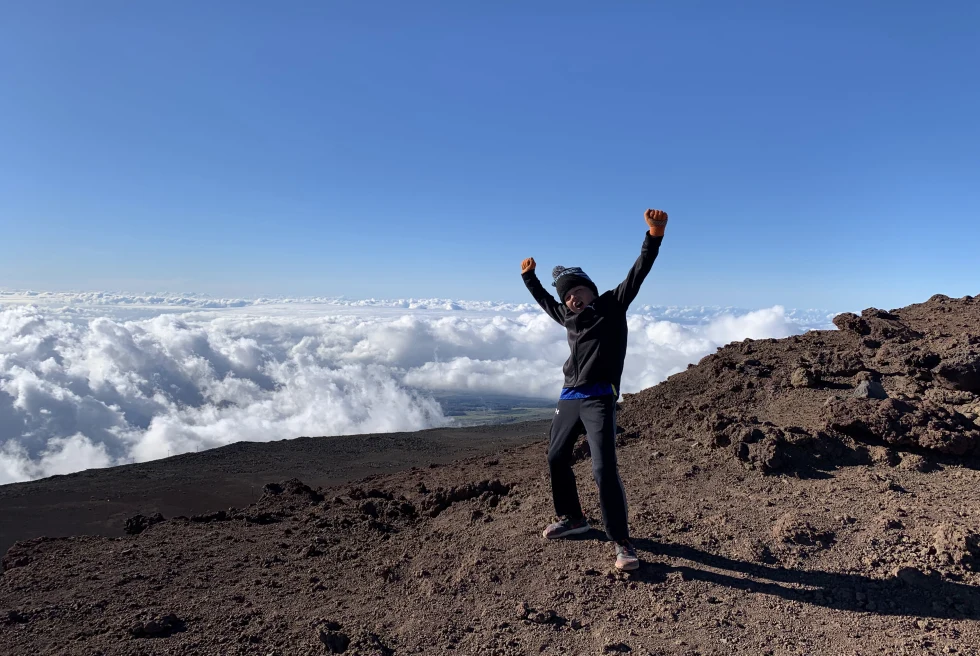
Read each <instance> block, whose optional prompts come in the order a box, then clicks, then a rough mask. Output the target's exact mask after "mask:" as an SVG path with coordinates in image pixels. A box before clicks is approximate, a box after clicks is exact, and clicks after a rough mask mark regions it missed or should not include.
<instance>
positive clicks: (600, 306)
mask: <svg viewBox="0 0 980 656" xmlns="http://www.w3.org/2000/svg"><path fill="white" fill-rule="evenodd" d="M644 218H645V220H646V223H647V226H648V227H649V230H648V231H647V234H646V236H645V237H644V240H643V247H642V249H641V250H640V257H639V258H637V260H636V262H635V263H634V264H633V268H632V269H631V270H630V272H629V273H628V274H627V276H626V280H624V281H623V282H622V283H620V284H619V286H618V287H616V289H612V290H610V291H607V292H606V293H604V294H602V295H601V296H600V295H599V290H598V289H597V288H596V286H595V283H593V282H592V279H591V278H589V277H588V276H587V275H586V274H585V272H584V271H582V269H580V268H578V267H571V268H565V267H561V266H557V267H555V268H554V270H553V271H552V276H553V278H554V282H553V283H552V286H554V287H555V288H557V291H558V298H559V299H560V301H561V302H556V301H555V299H554V297H552V295H551V294H550V293H548V292H547V291H546V290H545V289H544V287H542V286H541V282H540V281H539V280H538V276H537V274H536V273H535V272H534V269H535V267H536V264H535V262H534V258H531V257H529V258H527V259H526V260H524V261H523V262H521V277H522V278H523V279H524V284H525V285H527V288H528V291H530V292H531V295H532V296H534V300H536V301H537V302H538V304H539V305H540V306H541V307H542V308H544V311H545V312H547V313H548V316H550V317H551V318H552V319H554V320H555V321H557V322H558V323H560V324H561V325H562V326H564V327H565V329H566V330H567V331H568V346H569V348H570V350H571V355H570V356H569V358H568V360H567V361H566V362H565V366H564V369H563V370H564V373H565V383H564V387H563V388H562V391H561V396H560V398H559V400H558V408H557V409H556V410H555V418H554V421H553V422H552V424H551V441H550V444H549V447H548V467H549V468H550V470H551V493H552V497H553V498H554V502H555V513H556V514H557V515H558V517H559V519H558V521H557V522H555V523H554V524H551V525H550V526H548V527H547V528H545V529H544V533H543V535H544V537H545V538H548V539H555V538H563V537H567V536H569V535H576V534H579V533H585V532H587V531H588V530H589V524H588V522H587V521H586V519H585V515H584V514H583V513H582V506H581V504H580V503H579V498H578V489H577V488H576V486H575V474H574V473H573V472H572V450H573V448H574V447H575V438H576V437H577V436H578V434H579V430H578V427H579V425H584V427H585V430H586V434H587V436H588V440H589V449H590V451H591V452H592V473H593V475H594V477H595V481H596V484H597V485H598V486H599V504H600V506H601V507H602V522H603V525H604V526H605V529H606V535H608V536H609V539H610V540H613V541H614V542H615V543H616V567H617V569H620V570H634V569H637V568H638V567H639V566H640V561H639V559H638V558H637V556H636V549H635V547H634V546H633V543H632V542H630V537H629V527H628V526H627V517H626V492H625V491H624V490H623V483H622V481H621V480H620V478H619V471H618V468H617V465H616V400H617V399H618V398H619V381H620V378H621V377H622V375H623V363H624V361H625V359H626V336H627V327H626V310H627V308H629V305H630V303H632V302H633V299H634V298H636V294H637V292H639V291H640V285H641V284H642V283H643V279H644V278H646V276H647V274H648V273H649V272H650V267H652V266H653V261H654V260H655V259H656V258H657V253H659V251H660V243H661V241H663V236H664V230H665V229H666V227H667V213H666V212H663V211H661V210H647V211H646V214H645V217H644Z"/></svg>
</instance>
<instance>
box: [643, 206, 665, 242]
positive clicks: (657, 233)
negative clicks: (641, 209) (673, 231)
mask: <svg viewBox="0 0 980 656" xmlns="http://www.w3.org/2000/svg"><path fill="white" fill-rule="evenodd" d="M643 218H644V219H646V222H647V225H648V226H650V234H651V235H653V236H654V237H663V236H664V229H665V228H666V227H667V213H666V212H664V211H663V210H647V211H646V214H645V215H644V217H643Z"/></svg>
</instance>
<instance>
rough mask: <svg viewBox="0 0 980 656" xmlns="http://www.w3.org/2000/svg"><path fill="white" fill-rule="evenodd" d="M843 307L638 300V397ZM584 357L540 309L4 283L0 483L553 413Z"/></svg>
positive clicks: (630, 385)
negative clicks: (311, 439)
mask: <svg viewBox="0 0 980 656" xmlns="http://www.w3.org/2000/svg"><path fill="white" fill-rule="evenodd" d="M834 314H836V313H834V312H828V311H825V310H812V309H811V310H786V309H784V308H782V307H780V306H773V307H769V308H761V309H737V308H727V307H724V308H723V307H705V306H691V307H666V306H639V307H634V308H632V309H631V312H630V315H629V327H630V341H629V353H628V355H627V362H626V368H625V371H624V375H623V391H624V392H627V393H629V392H636V391H639V390H641V389H643V388H646V387H649V386H652V385H655V384H657V383H658V382H660V381H662V380H664V379H665V378H666V377H668V376H670V375H672V374H674V373H677V372H679V371H683V370H684V369H685V368H686V367H687V365H688V364H690V363H695V362H697V361H698V360H700V359H701V358H702V357H704V356H705V355H707V354H709V353H712V352H714V351H715V350H716V349H717V348H718V347H719V346H723V345H724V344H727V343H729V342H732V341H735V340H742V339H745V338H753V339H761V338H767V337H774V338H780V337H786V336H789V335H792V334H798V333H801V332H804V331H806V330H809V329H832V328H833V325H832V323H831V318H832V317H833V315H834ZM567 356H568V345H567V342H566V340H565V334H564V330H563V329H562V328H561V326H559V325H558V324H556V323H555V322H554V321H552V320H551V319H549V318H548V317H547V316H546V315H545V314H544V313H543V312H542V311H541V310H540V309H539V308H538V307H537V306H536V305H534V304H531V303H501V302H495V301H472V300H469V301H467V300H451V299H366V300H363V299H362V300H355V299H347V298H256V299H244V298H234V299H228V298H224V299H223V298H213V297H207V296H202V295H197V294H169V293H168V294H122V293H111V292H45V291H2V290H0V484H3V483H10V482H15V481H22V480H29V479H34V478H39V477H44V476H50V475H54V474H65V473H70V472H73V471H79V470H82V469H87V468H92V467H107V466H112V465H116V464H125V463H131V462H141V461H146V460H152V459H156V458H161V457H166V456H168V455H175V454H178V453H184V452H188V451H199V450H203V449H209V448H213V447H217V446H222V445H224V444H228V443H231V442H236V441H240V440H249V441H270V440H278V439H283V438H292V437H298V436H303V435H308V436H316V435H349V434H358V433H375V432H391V431H412V430H420V429H424V428H431V427H436V426H445V425H451V424H454V423H456V424H462V423H473V422H475V421H480V420H481V416H485V417H486V421H502V420H514V419H516V418H520V417H525V416H526V417H534V416H540V412H538V409H540V408H542V407H547V406H548V403H549V402H550V401H553V400H554V399H555V398H557V395H558V392H559V390H560V388H561V382H562V375H561V366H562V363H563V362H564V361H565V359H566V357H567ZM481 413H482V415H481ZM535 413H537V414H535Z"/></svg>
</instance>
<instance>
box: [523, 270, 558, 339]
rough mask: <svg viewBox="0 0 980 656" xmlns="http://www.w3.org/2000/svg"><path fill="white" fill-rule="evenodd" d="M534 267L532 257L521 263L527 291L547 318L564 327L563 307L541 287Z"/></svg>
mask: <svg viewBox="0 0 980 656" xmlns="http://www.w3.org/2000/svg"><path fill="white" fill-rule="evenodd" d="M536 266H537V264H535V262H534V258H533V257H529V258H527V259H526V260H524V261H523V262H521V278H523V279H524V284H525V285H526V286H527V290H528V291H529V292H531V296H533V297H534V300H536V301H537V302H538V305H540V306H541V308H542V309H543V310H544V311H545V312H547V313H548V316H549V317H551V318H552V319H554V320H555V321H557V322H558V323H560V324H561V325H563V326H564V325H565V306H564V305H562V304H561V303H559V302H558V301H556V300H555V297H554V296H552V295H551V294H549V293H548V291H547V290H546V289H545V288H544V287H543V286H542V285H541V281H540V280H538V274H536V273H535V272H534V268H535V267H536Z"/></svg>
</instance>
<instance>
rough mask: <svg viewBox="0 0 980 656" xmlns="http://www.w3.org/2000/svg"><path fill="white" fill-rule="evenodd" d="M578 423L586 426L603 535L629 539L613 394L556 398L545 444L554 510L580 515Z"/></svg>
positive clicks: (565, 514) (569, 514)
mask: <svg viewBox="0 0 980 656" xmlns="http://www.w3.org/2000/svg"><path fill="white" fill-rule="evenodd" d="M581 426H584V427H585V432H586V436H587V437H588V440H589V450H590V451H591V452H592V474H593V476H594V477H595V482H596V484H597V485H598V486H599V505H600V506H601V507H602V522H603V524H604V525H605V528H606V535H608V536H609V539H610V540H617V541H618V540H628V539H629V527H628V526H627V511H626V492H625V491H624V490H623V483H622V481H621V480H620V478H619V470H618V466H617V463H616V397H615V396H613V395H611V394H610V395H608V396H596V397H592V398H588V399H574V400H568V401H558V409H557V411H556V412H555V418H554V420H553V421H552V424H551V442H550V444H549V446H548V466H549V468H550V469H551V493H552V496H553V497H554V501H555V513H556V514H557V515H558V516H559V517H561V516H567V517H571V518H572V519H578V518H580V517H582V516H583V513H582V505H581V503H580V502H579V498H578V488H577V487H576V485H575V473H574V472H573V471H572V451H573V450H574V448H575V438H576V437H578V435H579V434H580V432H581Z"/></svg>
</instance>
